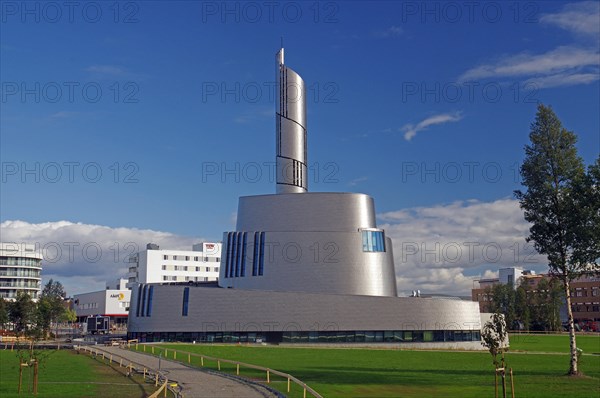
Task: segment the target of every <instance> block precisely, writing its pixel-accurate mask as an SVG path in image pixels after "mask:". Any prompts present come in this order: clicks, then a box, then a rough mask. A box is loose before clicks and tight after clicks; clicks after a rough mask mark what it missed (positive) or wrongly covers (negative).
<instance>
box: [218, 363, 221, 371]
mask: <svg viewBox="0 0 600 398" xmlns="http://www.w3.org/2000/svg"><path fill="white" fill-rule="evenodd" d="M217 368H218V369H219V370H221V361H217Z"/></svg>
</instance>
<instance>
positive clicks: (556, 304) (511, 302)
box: [485, 278, 564, 331]
mask: <svg viewBox="0 0 600 398" xmlns="http://www.w3.org/2000/svg"><path fill="white" fill-rule="evenodd" d="M485 293H486V295H487V296H488V297H489V299H490V301H488V304H487V311H488V312H494V313H501V314H503V315H504V319H505V320H506V324H507V325H508V327H509V328H510V329H513V330H536V331H559V330H561V327H562V325H561V322H560V308H561V307H562V305H563V302H564V290H563V286H562V283H561V282H560V281H559V280H558V279H547V278H542V279H541V280H540V281H539V283H538V284H537V286H532V285H530V284H529V279H525V278H524V279H523V280H522V281H521V284H520V285H519V286H517V288H516V289H515V288H513V287H512V286H511V285H508V284H498V285H494V286H491V287H488V288H486V290H485Z"/></svg>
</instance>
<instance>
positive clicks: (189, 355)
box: [188, 353, 192, 363]
mask: <svg viewBox="0 0 600 398" xmlns="http://www.w3.org/2000/svg"><path fill="white" fill-rule="evenodd" d="M191 362H192V354H190V353H188V363H191Z"/></svg>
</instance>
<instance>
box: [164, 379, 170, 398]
mask: <svg viewBox="0 0 600 398" xmlns="http://www.w3.org/2000/svg"><path fill="white" fill-rule="evenodd" d="M168 385H169V379H165V395H164V396H165V398H166V396H167V390H168V388H167V386H168Z"/></svg>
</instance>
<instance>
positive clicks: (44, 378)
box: [0, 349, 155, 398]
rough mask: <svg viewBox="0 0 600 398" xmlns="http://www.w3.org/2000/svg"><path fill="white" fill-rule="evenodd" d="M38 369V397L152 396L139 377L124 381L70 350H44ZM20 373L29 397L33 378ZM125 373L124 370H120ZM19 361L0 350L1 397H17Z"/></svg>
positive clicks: (109, 369) (113, 370)
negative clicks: (43, 358)
mask: <svg viewBox="0 0 600 398" xmlns="http://www.w3.org/2000/svg"><path fill="white" fill-rule="evenodd" d="M42 354H43V355H44V356H45V358H46V359H45V360H43V361H42V362H41V364H40V365H39V384H38V395H37V396H38V397H42V398H43V397H61V398H62V397H111V398H114V397H144V396H147V395H149V394H151V393H152V392H154V390H155V388H154V385H149V384H148V385H146V384H144V383H143V382H142V377H141V376H140V377H135V378H134V379H131V378H128V377H125V376H124V374H123V373H122V372H120V371H119V369H118V365H117V366H116V368H113V367H111V366H108V365H106V364H104V363H102V362H101V361H100V360H96V359H93V358H91V357H90V356H88V355H84V354H77V353H76V352H74V351H71V350H43V351H42ZM25 369H26V370H24V372H23V390H22V391H23V392H22V393H21V396H33V394H32V393H30V392H29V391H32V390H30V386H32V382H33V376H32V373H30V371H29V369H28V368H25ZM123 369H124V368H123ZM18 380H19V359H18V356H17V352H16V351H10V349H8V350H0V397H2V398H8V397H18V396H19V395H18V394H17V386H18Z"/></svg>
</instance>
